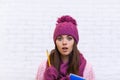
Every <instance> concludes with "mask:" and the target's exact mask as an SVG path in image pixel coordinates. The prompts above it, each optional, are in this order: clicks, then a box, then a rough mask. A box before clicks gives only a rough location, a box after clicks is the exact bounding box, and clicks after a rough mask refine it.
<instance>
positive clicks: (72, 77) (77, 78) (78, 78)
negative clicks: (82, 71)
mask: <svg viewBox="0 0 120 80" xmlns="http://www.w3.org/2000/svg"><path fill="white" fill-rule="evenodd" d="M70 80H85V78H83V77H81V76H78V75H76V74H70Z"/></svg>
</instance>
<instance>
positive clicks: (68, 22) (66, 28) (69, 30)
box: [53, 15, 79, 43]
mask: <svg viewBox="0 0 120 80" xmlns="http://www.w3.org/2000/svg"><path fill="white" fill-rule="evenodd" d="M60 35H70V36H72V37H73V38H74V40H75V42H76V43H78V41H79V35H78V30H77V23H76V21H75V19H73V18H72V17H71V16H69V15H65V16H62V17H60V18H58V20H57V24H56V28H55V30H54V35H53V39H54V43H55V40H56V38H57V37H58V36H60Z"/></svg>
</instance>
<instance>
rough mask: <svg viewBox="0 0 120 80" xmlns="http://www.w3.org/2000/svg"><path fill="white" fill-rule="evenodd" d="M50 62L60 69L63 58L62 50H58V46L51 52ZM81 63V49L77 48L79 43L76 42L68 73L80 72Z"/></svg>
mask: <svg viewBox="0 0 120 80" xmlns="http://www.w3.org/2000/svg"><path fill="white" fill-rule="evenodd" d="M50 62H51V65H53V66H54V67H55V68H56V69H57V70H58V71H59V69H60V62H61V58H60V52H59V51H58V49H57V47H55V49H53V50H52V51H51V53H50ZM79 63H80V59H79V51H78V49H77V44H76V42H75V43H74V45H73V50H72V52H71V54H70V55H69V62H68V69H67V74H70V73H74V74H78V72H79Z"/></svg>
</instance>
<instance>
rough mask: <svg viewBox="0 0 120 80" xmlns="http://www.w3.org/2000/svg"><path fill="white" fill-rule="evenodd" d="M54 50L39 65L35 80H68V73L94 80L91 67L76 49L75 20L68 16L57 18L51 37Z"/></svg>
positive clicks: (76, 33) (76, 30)
mask: <svg viewBox="0 0 120 80" xmlns="http://www.w3.org/2000/svg"><path fill="white" fill-rule="evenodd" d="M53 40H54V44H55V49H53V50H52V51H51V52H50V65H49V61H48V60H47V61H46V62H44V63H41V65H40V66H39V69H38V73H37V77H36V80H70V76H69V74H70V73H73V74H76V75H79V76H82V77H84V78H85V79H86V80H95V79H94V73H93V70H92V66H91V65H90V64H89V63H88V62H87V61H86V59H85V58H84V56H83V55H82V53H80V51H79V50H78V48H77V44H78V41H79V35H78V29H77V23H76V20H75V19H73V18H72V17H71V16H69V15H65V16H62V17H60V18H58V20H57V24H56V28H55V31H54V35H53Z"/></svg>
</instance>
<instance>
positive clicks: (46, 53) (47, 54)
mask: <svg viewBox="0 0 120 80" xmlns="http://www.w3.org/2000/svg"><path fill="white" fill-rule="evenodd" d="M46 54H47V58H48V66H51V64H50V56H49V53H48V50H47V51H46Z"/></svg>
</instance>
